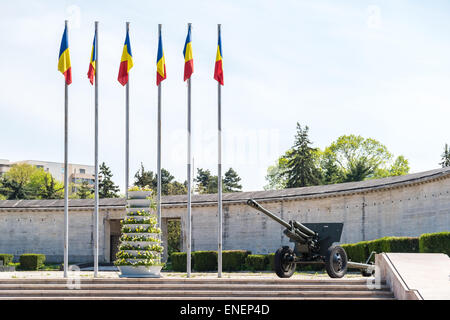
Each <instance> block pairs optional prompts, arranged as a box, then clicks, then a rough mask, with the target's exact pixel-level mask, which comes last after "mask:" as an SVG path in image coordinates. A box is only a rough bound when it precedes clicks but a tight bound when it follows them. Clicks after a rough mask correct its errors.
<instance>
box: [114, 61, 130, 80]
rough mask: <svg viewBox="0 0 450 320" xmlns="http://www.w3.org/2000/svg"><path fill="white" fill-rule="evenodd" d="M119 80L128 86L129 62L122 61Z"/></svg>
mask: <svg viewBox="0 0 450 320" xmlns="http://www.w3.org/2000/svg"><path fill="white" fill-rule="evenodd" d="M117 80H118V81H119V82H120V84H121V85H123V86H124V85H126V84H127V82H128V61H122V62H121V63H120V68H119V76H118V77H117Z"/></svg>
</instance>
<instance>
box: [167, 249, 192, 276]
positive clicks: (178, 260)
mask: <svg viewBox="0 0 450 320" xmlns="http://www.w3.org/2000/svg"><path fill="white" fill-rule="evenodd" d="M170 260H171V261H172V270H173V271H177V272H186V269H187V268H186V263H187V254H186V252H172V254H171V255H170ZM193 265H194V261H193V259H192V254H191V268H192V266H193Z"/></svg>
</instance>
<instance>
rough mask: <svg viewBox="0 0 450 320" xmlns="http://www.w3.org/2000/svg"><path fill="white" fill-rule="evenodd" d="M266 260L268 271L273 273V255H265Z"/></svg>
mask: <svg viewBox="0 0 450 320" xmlns="http://www.w3.org/2000/svg"><path fill="white" fill-rule="evenodd" d="M266 259H267V268H268V269H269V271H275V253H268V254H266Z"/></svg>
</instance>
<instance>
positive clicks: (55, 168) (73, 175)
mask: <svg viewBox="0 0 450 320" xmlns="http://www.w3.org/2000/svg"><path fill="white" fill-rule="evenodd" d="M19 163H27V164H31V165H33V166H36V167H37V168H42V169H44V171H45V172H48V173H50V174H51V175H52V176H53V178H55V180H58V181H61V182H63V181H64V163H61V162H51V161H39V160H21V161H15V162H11V161H9V160H6V159H0V175H2V174H3V173H5V172H7V171H8V170H9V169H10V168H11V166H13V165H14V164H19ZM67 169H68V173H69V183H73V184H74V186H73V187H72V190H70V192H76V191H77V186H76V185H79V184H81V183H83V181H87V182H88V184H89V185H90V186H91V187H94V182H95V166H90V165H84V164H74V163H69V164H68V165H67Z"/></svg>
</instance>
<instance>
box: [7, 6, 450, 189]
mask: <svg viewBox="0 0 450 320" xmlns="http://www.w3.org/2000/svg"><path fill="white" fill-rule="evenodd" d="M92 2H93V1H14V2H11V1H9V2H6V1H2V2H0V17H1V19H0V30H1V31H0V41H1V43H2V45H1V48H2V50H1V53H0V70H2V76H1V77H0V88H1V89H0V90H1V91H0V97H1V98H0V120H1V139H0V159H1V158H3V159H9V160H11V161H17V160H25V159H29V160H46V161H59V162H62V161H63V156H64V149H63V146H64V144H63V143H64V139H63V138H64V137H63V133H64V123H63V119H64V113H63V112H64V89H63V88H64V81H63V77H62V75H61V74H60V73H58V71H57V60H58V53H59V46H60V41H61V36H62V32H63V28H64V19H67V18H68V19H69V20H70V23H71V26H70V33H69V46H70V54H71V59H72V72H73V84H72V85H70V92H69V97H70V101H69V108H70V126H69V144H70V146H69V161H70V162H73V163H82V164H93V161H94V139H93V133H94V109H93V108H94V105H93V102H94V100H93V99H94V91H93V88H92V87H91V85H90V83H89V80H88V79H87V77H86V73H87V70H88V65H89V58H90V53H91V44H92V38H93V25H94V21H95V20H98V21H100V31H99V41H100V43H99V69H100V71H99V81H100V89H99V92H100V97H99V99H100V152H99V153H100V161H105V162H106V163H107V165H109V166H110V167H111V169H112V171H113V174H114V177H113V179H114V180H115V182H116V183H118V184H119V185H120V186H121V188H122V189H123V187H124V157H125V155H124V137H125V135H124V132H125V119H124V114H125V90H124V88H123V87H122V86H121V85H120V84H119V83H118V82H117V73H118V70H119V62H120V56H121V53H122V46H123V41H124V38H125V32H124V29H125V21H130V22H131V26H130V40H131V47H132V51H133V60H134V68H133V69H132V70H131V80H130V96H131V97H130V101H131V105H130V108H131V115H130V117H131V124H130V126H131V128H130V130H131V132H130V140H131V145H130V150H131V155H130V156H131V158H130V165H131V170H130V181H133V176H134V173H135V172H136V170H137V169H138V167H139V164H140V162H141V161H142V162H143V163H144V165H145V167H146V168H147V169H151V170H156V116H157V109H156V108H157V88H156V85H155V78H156V52H157V26H158V23H162V24H163V42H164V51H165V56H166V65H167V73H168V79H167V80H166V81H164V82H163V119H162V123H163V131H162V136H163V155H162V166H163V167H164V168H166V169H168V170H169V171H170V172H171V173H172V174H173V175H174V176H175V177H176V179H177V180H179V181H184V180H185V179H186V141H187V137H186V86H185V83H184V82H183V64H184V60H183V56H182V50H183V46H184V40H185V37H186V24H187V23H188V22H192V24H193V30H192V42H193V52H194V70H195V71H194V75H193V78H192V107H193V115H192V117H193V118H192V125H193V156H194V158H195V163H194V164H195V167H202V168H208V169H211V171H212V172H213V173H214V174H216V163H217V160H216V159H217V131H216V130H217V129H216V128H217V83H216V81H214V80H213V79H212V77H213V70H214V60H215V54H216V43H217V26H216V25H217V23H221V24H222V25H223V32H222V42H223V55H224V58H223V59H224V70H225V86H224V87H223V90H222V92H223V124H222V125H223V128H224V142H223V143H224V150H223V154H224V169H225V170H226V169H228V167H230V166H231V167H233V168H235V169H236V170H237V172H238V173H239V174H240V176H241V177H242V184H243V186H244V190H258V189H262V187H263V185H265V184H266V182H265V180H264V176H265V174H266V169H267V167H268V166H269V165H271V164H272V163H274V161H275V160H276V159H277V157H278V156H279V155H280V154H281V153H283V152H284V151H285V150H286V149H288V148H289V147H290V146H291V145H292V143H293V138H294V134H295V126H296V122H297V121H298V122H300V123H301V124H302V125H308V126H309V127H310V136H311V139H312V141H313V142H314V145H315V146H317V147H320V148H323V147H325V146H327V145H329V144H330V142H331V141H333V140H335V139H336V138H337V137H338V136H340V135H343V134H351V133H353V134H360V135H362V136H364V137H372V138H375V139H377V140H379V141H380V142H382V143H384V144H385V145H386V146H387V147H388V149H389V150H390V151H391V152H393V153H394V154H395V155H400V154H402V155H404V156H405V157H406V158H407V159H408V160H409V161H410V165H411V171H412V172H417V171H424V170H429V169H433V168H436V167H438V162H439V161H440V154H441V153H442V150H443V146H444V143H445V142H450V139H449V129H448V125H447V124H448V121H449V116H450V109H449V103H450V90H449V88H450V77H449V74H450V63H449V61H450V41H449V38H448V30H450V10H449V9H450V5H449V3H448V2H447V1H433V2H424V1H401V0H395V1H392V0H391V1H340V2H339V4H338V3H337V2H336V1H299V0H292V1H245V2H244V1H215V0H208V1H206V0H205V1H195V0H192V1H127V2H126V5H125V2H124V1H101V2H100V1H97V2H96V3H95V4H93V3H92ZM243 3H245V4H243Z"/></svg>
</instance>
